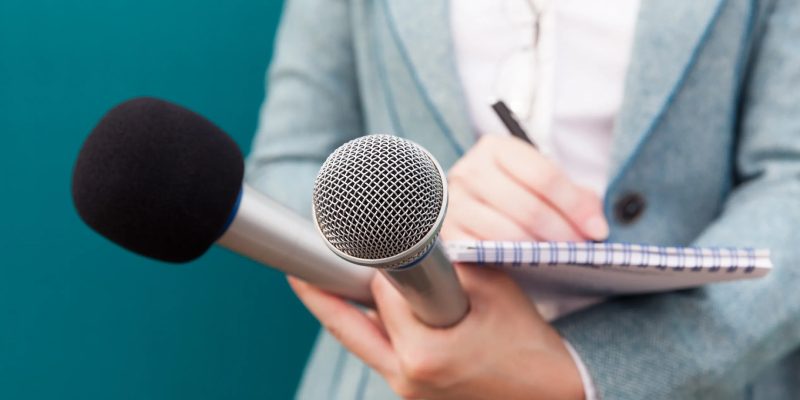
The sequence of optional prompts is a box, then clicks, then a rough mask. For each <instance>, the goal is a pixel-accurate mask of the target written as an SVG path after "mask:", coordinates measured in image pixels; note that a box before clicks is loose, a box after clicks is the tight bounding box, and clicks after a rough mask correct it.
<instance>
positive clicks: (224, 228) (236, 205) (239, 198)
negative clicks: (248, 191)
mask: <svg viewBox="0 0 800 400" xmlns="http://www.w3.org/2000/svg"><path fill="white" fill-rule="evenodd" d="M243 196H244V188H242V189H240V190H239V195H238V196H236V203H234V204H233V209H231V213H230V215H228V220H227V221H225V225H223V226H222V229H221V230H220V232H219V234H218V235H217V240H219V238H221V237H222V235H224V234H225V232H226V231H227V230H228V228H230V227H231V224H232V223H233V220H234V219H236V214H237V213H238V212H239V206H240V205H241V204H242V197H243Z"/></svg>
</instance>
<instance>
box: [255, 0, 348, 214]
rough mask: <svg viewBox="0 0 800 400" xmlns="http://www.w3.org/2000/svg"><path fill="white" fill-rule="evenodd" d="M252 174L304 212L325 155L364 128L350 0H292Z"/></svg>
mask: <svg viewBox="0 0 800 400" xmlns="http://www.w3.org/2000/svg"><path fill="white" fill-rule="evenodd" d="M276 43H277V44H276V50H275V55H274V57H273V62H272V65H271V67H270V70H269V72H268V79H267V96H266V100H265V102H264V104H263V105H262V108H261V114H260V117H259V124H258V131H257V134H256V137H255V139H254V141H253V145H252V150H251V152H250V156H249V157H248V160H247V167H246V178H245V179H246V181H247V182H248V183H249V184H250V185H252V186H254V187H255V188H256V189H258V190H260V191H262V192H264V193H265V194H267V195H269V196H270V197H272V198H273V199H275V200H277V201H278V202H280V203H283V204H285V205H287V206H288V207H289V208H291V209H293V210H295V211H297V212H298V213H300V214H301V215H303V216H309V215H310V212H311V191H312V188H313V183H314V178H315V176H316V174H317V171H318V170H319V168H320V166H321V165H322V163H323V162H324V161H325V158H326V157H327V156H328V155H329V154H330V153H331V152H333V150H334V149H335V148H336V147H338V146H339V145H340V144H342V143H343V142H345V141H347V140H349V139H351V138H354V137H356V136H359V135H361V132H362V123H361V111H360V108H359V104H360V100H359V96H358V88H357V83H356V66H355V62H354V55H353V48H352V41H351V29H350V18H349V7H348V3H347V1H346V0H288V1H287V2H286V5H285V8H284V13H283V17H282V19H281V25H280V27H279V30H278V36H277V41H276Z"/></svg>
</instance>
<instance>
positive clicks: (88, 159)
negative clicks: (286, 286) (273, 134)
mask: <svg viewBox="0 0 800 400" xmlns="http://www.w3.org/2000/svg"><path fill="white" fill-rule="evenodd" d="M243 176H244V160H243V158H242V154H241V152H240V151H239V148H238V147H237V146H236V143H235V142H234V141H233V139H231V138H230V137H229V136H228V135H226V134H225V133H224V132H223V131H222V130H221V129H220V128H218V127H217V126H216V125H214V124H213V123H212V122H210V121H208V120H207V119H205V118H203V117H202V116H200V115H198V114H195V113H194V112H192V111H189V110H187V109H185V108H183V107H181V106H178V105H175V104H172V103H169V102H166V101H163V100H158V99H154V98H137V99H132V100H129V101H126V102H124V103H122V104H120V105H118V106H116V107H114V108H113V109H111V110H110V111H109V112H108V113H106V115H105V116H103V118H102V119H101V120H100V122H99V123H98V125H97V126H96V127H95V128H94V129H93V130H92V132H91V133H90V134H89V136H88V138H87V139H86V141H85V142H84V144H83V146H82V148H81V150H80V153H79V154H78V159H77V162H76V163H75V169H74V171H73V176H72V199H73V202H74V204H75V208H76V209H77V211H78V215H79V216H80V217H81V219H82V220H83V221H84V222H85V223H86V224H87V225H89V226H90V227H91V228H92V229H94V230H95V231H96V232H98V233H99V234H101V235H102V236H105V237H106V238H108V239H109V240H111V241H112V242H114V243H116V244H118V245H120V246H122V247H123V248H125V249H127V250H130V251H132V252H134V253H138V254H141V255H144V256H147V257H150V258H154V259H157V260H162V261H167V262H173V263H184V262H189V261H192V260H194V259H196V258H198V257H200V256H201V255H203V254H204V253H205V252H206V251H207V250H208V249H209V248H210V247H211V245H212V244H214V242H216V243H218V244H220V245H222V246H223V247H226V248H228V249H230V250H232V251H234V252H236V253H239V254H242V255H244V256H247V257H249V258H251V259H253V260H256V261H259V262H261V263H263V264H266V265H269V266H272V267H274V268H277V269H279V270H281V271H283V272H285V273H287V274H290V275H294V276H297V277H299V278H301V279H303V280H306V281H308V282H310V283H313V284H314V285H317V286H319V287H321V288H322V289H325V290H327V291H330V292H332V293H335V294H338V295H341V296H344V297H347V298H349V299H353V300H356V301H360V302H363V303H370V302H371V293H370V291H369V281H370V278H371V274H370V273H369V272H370V271H367V270H365V269H363V268H361V267H358V266H356V265H353V264H351V263H348V262H346V261H344V260H342V259H340V258H338V257H335V256H333V255H332V254H331V253H330V251H329V250H328V249H327V247H326V246H325V245H324V244H323V241H322V240H321V239H320V238H319V235H318V234H317V233H316V231H315V229H314V227H313V225H312V224H311V222H309V221H307V220H305V219H303V218H302V217H301V216H299V215H297V214H295V213H293V212H292V211H290V210H288V209H286V208H284V207H282V206H281V205H279V204H278V203H277V202H275V201H274V200H271V199H269V198H267V197H266V196H263V195H261V194H259V193H258V192H257V191H256V190H254V189H252V188H251V187H249V186H248V185H243V184H242V179H243Z"/></svg>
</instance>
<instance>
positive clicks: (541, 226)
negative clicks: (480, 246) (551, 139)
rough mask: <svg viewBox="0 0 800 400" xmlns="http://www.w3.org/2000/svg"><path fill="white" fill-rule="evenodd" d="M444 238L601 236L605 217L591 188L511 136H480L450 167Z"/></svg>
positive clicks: (572, 238)
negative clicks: (585, 186)
mask: <svg viewBox="0 0 800 400" xmlns="http://www.w3.org/2000/svg"><path fill="white" fill-rule="evenodd" d="M448 185H449V205H448V209H447V216H446V217H445V221H444V225H443V227H442V232H441V235H442V237H443V238H444V239H447V240H457V239H475V240H519V241H524V240H537V241H584V240H602V239H605V238H606V237H607V236H608V223H607V222H606V219H605V217H604V215H603V211H602V203H601V201H600V199H599V198H598V197H597V195H596V194H594V193H593V192H592V191H590V190H588V189H586V188H582V187H580V186H578V185H576V184H574V183H573V182H572V181H571V180H570V179H569V178H568V177H567V176H566V175H565V174H564V173H563V172H562V171H561V170H560V169H559V168H558V167H557V166H556V165H555V164H554V163H553V162H552V161H550V160H548V159H547V158H545V157H544V156H543V155H542V154H541V153H539V152H538V151H537V150H536V149H535V148H533V147H532V146H530V145H528V144H526V143H524V142H522V141H521V140H520V139H518V138H515V137H511V136H483V137H482V138H481V139H480V140H479V141H478V143H477V144H476V145H475V146H473V147H472V148H471V149H470V150H469V151H468V152H467V154H465V155H464V156H463V157H462V158H461V159H460V160H458V162H457V163H456V164H455V165H454V166H453V167H452V168H451V169H450V172H449V174H448Z"/></svg>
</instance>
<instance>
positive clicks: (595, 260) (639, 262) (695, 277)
mask: <svg viewBox="0 0 800 400" xmlns="http://www.w3.org/2000/svg"><path fill="white" fill-rule="evenodd" d="M444 248H445V251H446V252H447V254H448V256H449V257H450V259H451V260H452V261H454V262H462V263H472V264H477V265H488V266H497V267H500V268H504V269H508V270H509V271H512V272H513V274H514V275H515V276H516V277H517V278H518V279H519V278H522V279H523V280H525V281H529V283H530V284H533V285H535V286H539V287H541V288H542V289H544V290H547V291H558V292H562V293H570V294H575V295H584V296H611V295H623V294H638V293H650V292H659V291H668V290H676V289H685V288H690V287H696V286H701V285H706V284H711V283H717V282H725V281H734V280H741V279H755V278H760V277H763V276H765V275H766V274H768V273H769V272H770V271H771V270H772V262H771V261H770V254H769V250H767V249H753V248H723V247H662V246H648V245H639V244H628V243H592V242H586V243H576V242H498V241H450V242H445V243H444Z"/></svg>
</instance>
